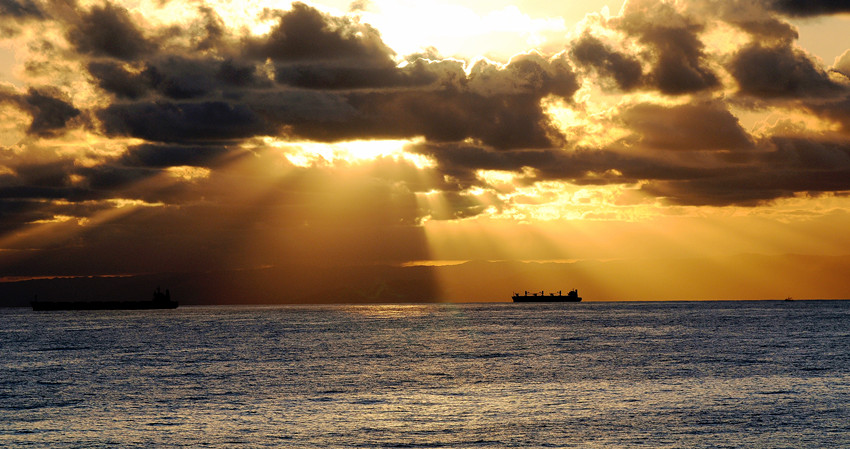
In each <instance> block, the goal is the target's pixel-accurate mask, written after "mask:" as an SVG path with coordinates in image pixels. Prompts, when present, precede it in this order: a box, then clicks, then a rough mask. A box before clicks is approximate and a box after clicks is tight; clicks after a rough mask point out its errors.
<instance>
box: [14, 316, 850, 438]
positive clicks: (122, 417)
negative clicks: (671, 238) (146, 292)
mask: <svg viewBox="0 0 850 449" xmlns="http://www.w3.org/2000/svg"><path fill="white" fill-rule="evenodd" d="M847 348H850V302H842V301H795V302H790V303H787V302H704V303H702V302H689V303H580V304H483V305H477V304H462V305H457V304H433V305H432V304H428V305H363V306H342V305H340V306H293V307H251V308H248V307H246V308H242V307H181V308H180V309H177V310H171V311H89V312H85V311H77V312H32V311H30V310H26V309H2V310H0V446H3V447H56V448H63V447H68V448H70V447H106V446H110V447H151V446H158V447H297V448H309V447H316V448H319V447H370V448H371V447H429V448H430V447H464V448H466V447H482V448H484V447H486V448H502V447H582V448H588V447H591V448H592V447H600V448H602V447H604V448H611V447H635V446H644V447H653V448H658V447H772V448H779V447H788V448H797V447H850V427H848V426H850V425H848V422H850V419H849V418H850V351H848V350H847Z"/></svg>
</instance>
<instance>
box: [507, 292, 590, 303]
mask: <svg viewBox="0 0 850 449" xmlns="http://www.w3.org/2000/svg"><path fill="white" fill-rule="evenodd" d="M511 298H513V300H514V302H580V301H581V296H579V295H578V290H570V292H569V293H567V294H566V295H562V294H561V291H560V290H558V294H557V295H556V294H554V293H549V294H548V295H546V294H544V293H543V292H542V291H541V292H540V293H536V292H535V293H532V294H528V292H527V291H526V292H525V294H523V295H520V294H519V293H514V295H513V296H512V297H511Z"/></svg>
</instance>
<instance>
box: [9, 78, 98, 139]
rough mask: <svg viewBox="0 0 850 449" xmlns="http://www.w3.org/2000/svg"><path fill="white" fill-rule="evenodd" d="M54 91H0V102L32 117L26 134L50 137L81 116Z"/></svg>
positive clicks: (48, 89)
mask: <svg viewBox="0 0 850 449" xmlns="http://www.w3.org/2000/svg"><path fill="white" fill-rule="evenodd" d="M60 96H62V94H61V93H60V92H58V91H57V90H56V89H52V88H45V89H34V88H30V89H29V90H28V91H27V93H26V94H19V93H17V92H15V91H12V90H10V89H0V102H7V103H12V104H15V105H16V106H17V107H18V108H19V109H21V110H23V111H24V112H26V113H28V114H29V115H30V116H31V117H32V122H30V126H29V128H28V129H27V133H29V134H32V135H37V136H51V135H54V134H57V133H58V132H60V131H62V130H63V129H64V128H65V126H66V125H67V124H68V122H69V121H70V120H72V119H74V118H75V117H77V116H79V115H80V114H81V111H80V110H79V109H77V108H75V107H74V105H72V104H71V103H70V102H68V101H65V100H64V99H61V98H59V97H60Z"/></svg>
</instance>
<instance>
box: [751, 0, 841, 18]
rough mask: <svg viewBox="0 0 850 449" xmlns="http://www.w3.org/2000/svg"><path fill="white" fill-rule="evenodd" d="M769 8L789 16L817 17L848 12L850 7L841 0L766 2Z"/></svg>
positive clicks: (774, 0)
mask: <svg viewBox="0 0 850 449" xmlns="http://www.w3.org/2000/svg"><path fill="white" fill-rule="evenodd" d="M767 1H768V4H769V5H770V7H771V8H772V9H773V10H775V11H777V12H780V13H782V14H787V15H789V16H800V17H808V16H818V15H827V14H840V13H847V12H850V5H848V4H847V2H844V1H841V0H814V1H810V0H767Z"/></svg>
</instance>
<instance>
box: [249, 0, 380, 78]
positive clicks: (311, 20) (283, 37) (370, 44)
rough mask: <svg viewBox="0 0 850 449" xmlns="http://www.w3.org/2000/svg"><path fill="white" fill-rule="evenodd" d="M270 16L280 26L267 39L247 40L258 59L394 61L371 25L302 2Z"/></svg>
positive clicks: (372, 62)
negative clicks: (275, 18)
mask: <svg viewBox="0 0 850 449" xmlns="http://www.w3.org/2000/svg"><path fill="white" fill-rule="evenodd" d="M270 15H272V16H277V18H278V24H277V26H275V27H274V28H272V30H271V31H270V32H269V34H267V35H265V36H261V37H251V38H248V39H247V42H246V45H245V50H246V52H247V54H248V55H250V56H252V57H254V58H257V59H259V60H265V59H266V58H270V59H272V60H273V61H276V62H304V61H329V60H337V61H339V60H346V61H359V62H361V63H371V64H379V65H380V64H385V63H391V62H392V59H391V56H392V55H394V52H393V51H392V50H391V49H390V48H389V47H387V46H386V44H384V42H383V41H382V40H381V37H380V34H379V33H378V31H377V30H375V29H374V28H372V27H371V26H369V25H366V24H360V23H356V22H353V21H351V20H349V19H347V18H344V17H333V16H331V15H328V14H324V13H322V12H320V11H318V10H317V9H315V8H313V7H310V6H308V5H305V4H304V3H300V2H295V3H293V4H292V9H290V10H289V11H273V12H270Z"/></svg>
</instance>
